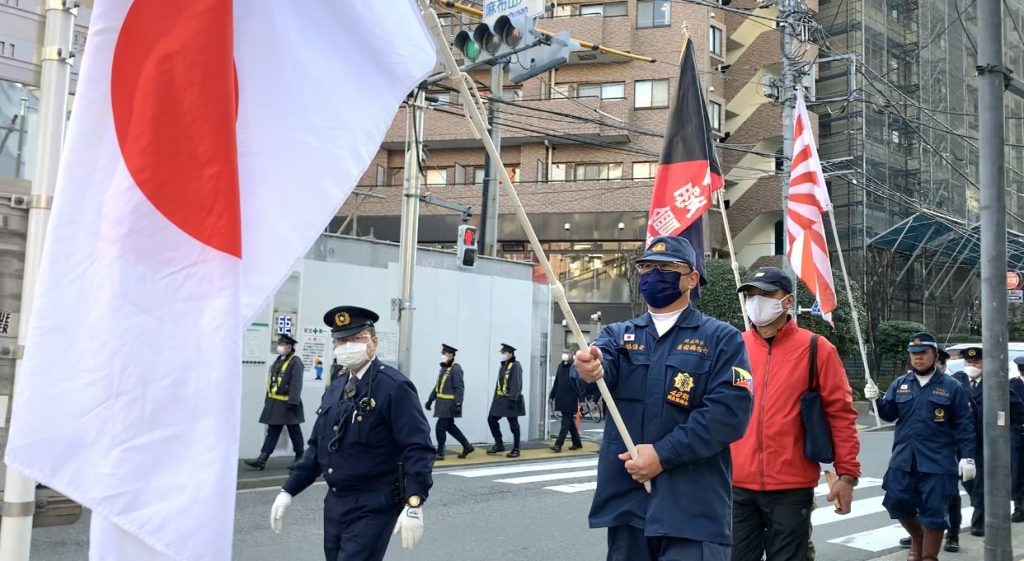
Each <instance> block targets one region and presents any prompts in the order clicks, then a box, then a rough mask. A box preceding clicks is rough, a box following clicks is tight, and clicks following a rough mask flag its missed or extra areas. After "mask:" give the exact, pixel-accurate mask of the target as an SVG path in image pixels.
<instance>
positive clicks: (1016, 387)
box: [1010, 376, 1024, 499]
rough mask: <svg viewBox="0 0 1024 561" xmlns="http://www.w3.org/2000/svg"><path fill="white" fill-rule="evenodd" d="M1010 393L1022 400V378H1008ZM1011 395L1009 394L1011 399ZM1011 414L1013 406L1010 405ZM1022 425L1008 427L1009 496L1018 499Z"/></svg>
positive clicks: (1023, 458) (1022, 486) (1023, 465)
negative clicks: (1010, 483)
mask: <svg viewBox="0 0 1024 561" xmlns="http://www.w3.org/2000/svg"><path fill="white" fill-rule="evenodd" d="M1010 393H1012V394H1016V395H1017V397H1018V398H1020V399H1021V400H1022V401H1024V380H1022V379H1021V378H1020V376H1017V377H1015V378H1011V379H1010ZM1012 399H1013V397H1012V396H1011V400H1012ZM1010 409H1011V411H1010V414H1011V416H1012V415H1013V407H1012V405H1011V407H1010ZM1022 445H1024V427H1021V426H1014V427H1012V428H1011V429H1010V446H1011V453H1012V456H1011V457H1010V460H1011V461H1010V480H1011V482H1012V486H1011V490H1010V496H1012V497H1013V498H1014V499H1020V498H1021V497H1022V496H1024V446H1022Z"/></svg>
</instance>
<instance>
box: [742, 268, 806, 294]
mask: <svg viewBox="0 0 1024 561" xmlns="http://www.w3.org/2000/svg"><path fill="white" fill-rule="evenodd" d="M750 288H759V289H761V290H764V291H765V292H775V291H776V290H781V291H783V292H785V293H786V294H793V281H791V280H789V277H787V276H786V273H783V272H782V269H780V268H778V267H761V268H760V269H758V270H756V271H754V274H752V275H750V276H749V277H747V281H746V282H744V283H743V284H741V285H740V287H739V288H737V289H736V292H746V291H747V289H750Z"/></svg>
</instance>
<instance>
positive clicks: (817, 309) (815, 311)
mask: <svg viewBox="0 0 1024 561" xmlns="http://www.w3.org/2000/svg"><path fill="white" fill-rule="evenodd" d="M811 315H815V316H818V317H822V315H821V304H820V303H819V302H818V301H817V300H815V301H814V304H812V305H811Z"/></svg>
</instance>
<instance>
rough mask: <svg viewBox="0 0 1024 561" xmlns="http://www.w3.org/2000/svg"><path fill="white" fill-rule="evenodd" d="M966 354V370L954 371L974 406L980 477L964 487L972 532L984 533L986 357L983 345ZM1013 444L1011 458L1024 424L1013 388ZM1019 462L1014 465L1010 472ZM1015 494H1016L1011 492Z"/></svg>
mask: <svg viewBox="0 0 1024 561" xmlns="http://www.w3.org/2000/svg"><path fill="white" fill-rule="evenodd" d="M960 356H962V357H964V369H963V371H962V372H957V373H956V374H953V377H954V378H956V380H957V381H959V382H960V384H961V385H963V387H964V390H966V392H967V397H968V403H969V404H970V406H971V413H972V414H973V415H974V449H975V450H976V451H977V456H976V463H977V464H978V477H977V478H976V479H974V481H970V482H967V481H965V482H964V489H966V490H967V493H968V494H969V495H970V496H971V506H972V507H974V512H973V513H972V514H971V535H972V536H979V537H980V536H984V535H985V477H984V475H985V468H984V465H985V462H984V459H985V453H984V450H985V447H984V443H985V430H984V428H985V421H984V419H985V416H984V412H985V406H984V402H983V400H982V382H983V381H984V369H985V364H984V362H983V361H984V357H983V356H982V348H981V347H980V346H978V347H967V348H965V349H963V350H962V351H960ZM1009 397H1010V443H1011V447H1012V451H1011V459H1012V454H1013V453H1014V451H1019V448H1020V442H1019V440H1020V436H1019V435H1020V431H1021V425H1022V424H1024V401H1021V398H1020V396H1019V395H1017V392H1015V391H1013V389H1012V386H1011V390H1010V396H1009ZM1013 467H1016V463H1015V462H1014V463H1012V464H1011V473H1012V471H1013ZM1011 495H1012V496H1015V495H1013V494H1012V493H1011Z"/></svg>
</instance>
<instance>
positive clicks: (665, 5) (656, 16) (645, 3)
mask: <svg viewBox="0 0 1024 561" xmlns="http://www.w3.org/2000/svg"><path fill="white" fill-rule="evenodd" d="M671 24H672V4H671V2H670V0H640V1H639V2H637V3H636V26H637V28H643V27H665V26H668V25H671Z"/></svg>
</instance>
